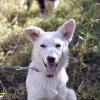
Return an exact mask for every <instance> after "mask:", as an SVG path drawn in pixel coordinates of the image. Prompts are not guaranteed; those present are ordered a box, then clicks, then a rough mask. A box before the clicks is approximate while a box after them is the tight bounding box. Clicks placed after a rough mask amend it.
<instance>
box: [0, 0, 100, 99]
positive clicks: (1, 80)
mask: <svg viewBox="0 0 100 100" xmlns="http://www.w3.org/2000/svg"><path fill="white" fill-rule="evenodd" d="M99 12H100V1H99V0H80V1H79V0H60V4H59V6H58V8H57V9H56V10H55V11H54V12H53V13H54V14H53V15H51V16H50V17H46V18H45V19H42V18H40V17H39V7H38V5H37V2H36V1H35V0H34V2H33V3H32V7H31V8H30V10H29V11H27V5H23V6H21V0H10V1H9V0H1V1H0V66H1V67H3V66H22V67H27V66H28V64H29V63H30V61H31V59H30V58H31V48H32V44H31V42H30V41H29V39H28V37H27V36H25V35H24V33H23V29H25V28H26V27H28V26H32V25H35V26H37V27H40V28H42V29H44V30H45V31H51V30H52V31H55V30H57V29H58V28H59V27H60V26H61V25H62V24H63V23H64V22H66V21H67V20H69V19H70V18H74V19H75V21H76V29H75V33H74V38H73V41H72V42H71V43H70V46H69V48H70V60H69V61H70V62H69V68H68V69H67V70H66V72H67V73H68V76H69V82H68V84H67V85H68V87H70V88H73V89H74V90H75V91H76V94H77V98H78V99H77V100H100V13H99ZM26 75H27V70H17V71H16V70H11V69H0V100H26V95H27V94H26V88H25V79H26Z"/></svg>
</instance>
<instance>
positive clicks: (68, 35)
mask: <svg viewBox="0 0 100 100" xmlns="http://www.w3.org/2000/svg"><path fill="white" fill-rule="evenodd" d="M74 30H75V20H74V19H70V20H68V21H67V22H65V23H64V24H63V25H62V26H61V28H60V29H59V30H58V32H60V33H62V35H63V36H64V38H65V39H66V40H67V41H68V42H70V41H71V40H72V37H73V33H74Z"/></svg>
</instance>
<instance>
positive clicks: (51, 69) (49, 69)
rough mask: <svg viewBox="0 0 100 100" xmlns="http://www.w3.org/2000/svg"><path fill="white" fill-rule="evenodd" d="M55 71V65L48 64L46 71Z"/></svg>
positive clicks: (52, 72) (51, 72)
mask: <svg viewBox="0 0 100 100" xmlns="http://www.w3.org/2000/svg"><path fill="white" fill-rule="evenodd" d="M55 72H56V65H53V64H51V65H48V73H50V74H54V73H55Z"/></svg>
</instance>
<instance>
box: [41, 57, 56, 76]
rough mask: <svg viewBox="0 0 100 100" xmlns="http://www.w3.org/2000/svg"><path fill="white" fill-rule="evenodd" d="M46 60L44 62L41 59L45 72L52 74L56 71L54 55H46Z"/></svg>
mask: <svg viewBox="0 0 100 100" xmlns="http://www.w3.org/2000/svg"><path fill="white" fill-rule="evenodd" d="M42 60H43V59H42ZM47 61H48V63H47V64H46V63H45V62H44V60H43V63H44V66H45V67H46V70H47V72H48V73H49V74H51V75H53V74H54V73H55V72H56V68H57V66H58V63H55V58H54V57H47Z"/></svg>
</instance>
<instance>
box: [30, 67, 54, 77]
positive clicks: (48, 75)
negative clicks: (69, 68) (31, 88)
mask: <svg viewBox="0 0 100 100" xmlns="http://www.w3.org/2000/svg"><path fill="white" fill-rule="evenodd" d="M31 69H32V70H34V71H36V72H41V71H40V70H39V69H37V68H35V67H34V68H31ZM46 77H48V78H52V77H54V75H53V74H47V75H46Z"/></svg>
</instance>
